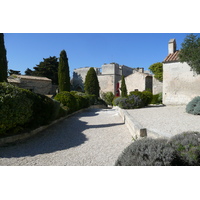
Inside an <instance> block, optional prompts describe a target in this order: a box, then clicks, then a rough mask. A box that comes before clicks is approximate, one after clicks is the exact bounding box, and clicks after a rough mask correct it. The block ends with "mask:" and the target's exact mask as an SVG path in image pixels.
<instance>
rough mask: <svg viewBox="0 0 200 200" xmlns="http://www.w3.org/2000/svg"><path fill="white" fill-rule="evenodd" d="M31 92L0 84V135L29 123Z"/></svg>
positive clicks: (31, 102)
mask: <svg viewBox="0 0 200 200" xmlns="http://www.w3.org/2000/svg"><path fill="white" fill-rule="evenodd" d="M30 93H31V92H30V91H28V90H24V89H21V88H18V87H16V86H13V85H11V84H8V83H0V111H1V112H0V134H6V133H7V131H9V130H10V129H13V128H17V126H22V125H24V124H25V123H27V122H29V121H30V119H31V116H32V113H33V111H32V109H31V107H32V105H33V100H32V99H30V98H29V94H30Z"/></svg>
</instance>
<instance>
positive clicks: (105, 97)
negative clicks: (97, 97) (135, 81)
mask: <svg viewBox="0 0 200 200" xmlns="http://www.w3.org/2000/svg"><path fill="white" fill-rule="evenodd" d="M114 97H115V96H114V94H113V93H112V92H106V93H102V99H103V100H104V101H105V102H106V103H107V105H111V106H112V105H113V103H112V102H113V99H114Z"/></svg>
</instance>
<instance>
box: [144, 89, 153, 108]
mask: <svg viewBox="0 0 200 200" xmlns="http://www.w3.org/2000/svg"><path fill="white" fill-rule="evenodd" d="M142 94H143V95H145V96H146V98H145V105H146V106H147V105H148V104H150V103H151V101H152V98H153V94H152V92H150V91H147V90H145V91H143V92H142Z"/></svg>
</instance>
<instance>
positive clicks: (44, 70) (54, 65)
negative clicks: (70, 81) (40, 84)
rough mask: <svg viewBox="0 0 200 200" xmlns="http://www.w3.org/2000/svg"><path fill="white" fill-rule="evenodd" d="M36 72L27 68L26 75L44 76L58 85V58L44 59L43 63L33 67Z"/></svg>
mask: <svg viewBox="0 0 200 200" xmlns="http://www.w3.org/2000/svg"><path fill="white" fill-rule="evenodd" d="M33 69H34V70H31V69H29V68H27V70H26V71H25V74H26V75H29V76H42V77H47V78H49V79H51V80H52V83H53V84H56V85H58V58H56V57H55V56H53V57H51V56H50V57H49V58H43V62H40V63H39V65H36V67H33Z"/></svg>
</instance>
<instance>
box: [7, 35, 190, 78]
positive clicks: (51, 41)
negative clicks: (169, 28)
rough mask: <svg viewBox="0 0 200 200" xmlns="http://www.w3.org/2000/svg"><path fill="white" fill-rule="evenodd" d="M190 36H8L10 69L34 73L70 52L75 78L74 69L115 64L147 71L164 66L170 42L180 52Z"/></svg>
mask: <svg viewBox="0 0 200 200" xmlns="http://www.w3.org/2000/svg"><path fill="white" fill-rule="evenodd" d="M187 34H189V33H5V34H4V40H5V46H6V50H7V60H8V68H9V69H13V70H20V71H21V73H22V74H24V71H25V70H26V69H27V68H30V69H33V67H35V66H36V65H37V64H39V63H40V62H41V61H43V58H48V57H50V56H56V57H59V54H60V52H61V51H62V50H63V49H64V50H66V52H67V55H68V59H69V66H70V73H71V74H72V72H73V69H74V68H79V67H86V66H90V67H101V66H102V65H103V64H104V63H110V62H116V63H119V64H121V65H122V64H123V65H127V66H129V67H144V68H145V69H146V70H147V69H148V67H149V66H150V65H151V64H153V63H156V62H162V61H163V60H164V58H165V57H166V56H167V53H168V46H167V45H168V41H169V40H170V39H172V38H175V39H176V42H177V49H180V47H181V43H182V42H183V40H184V38H185V37H186V35H187Z"/></svg>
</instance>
